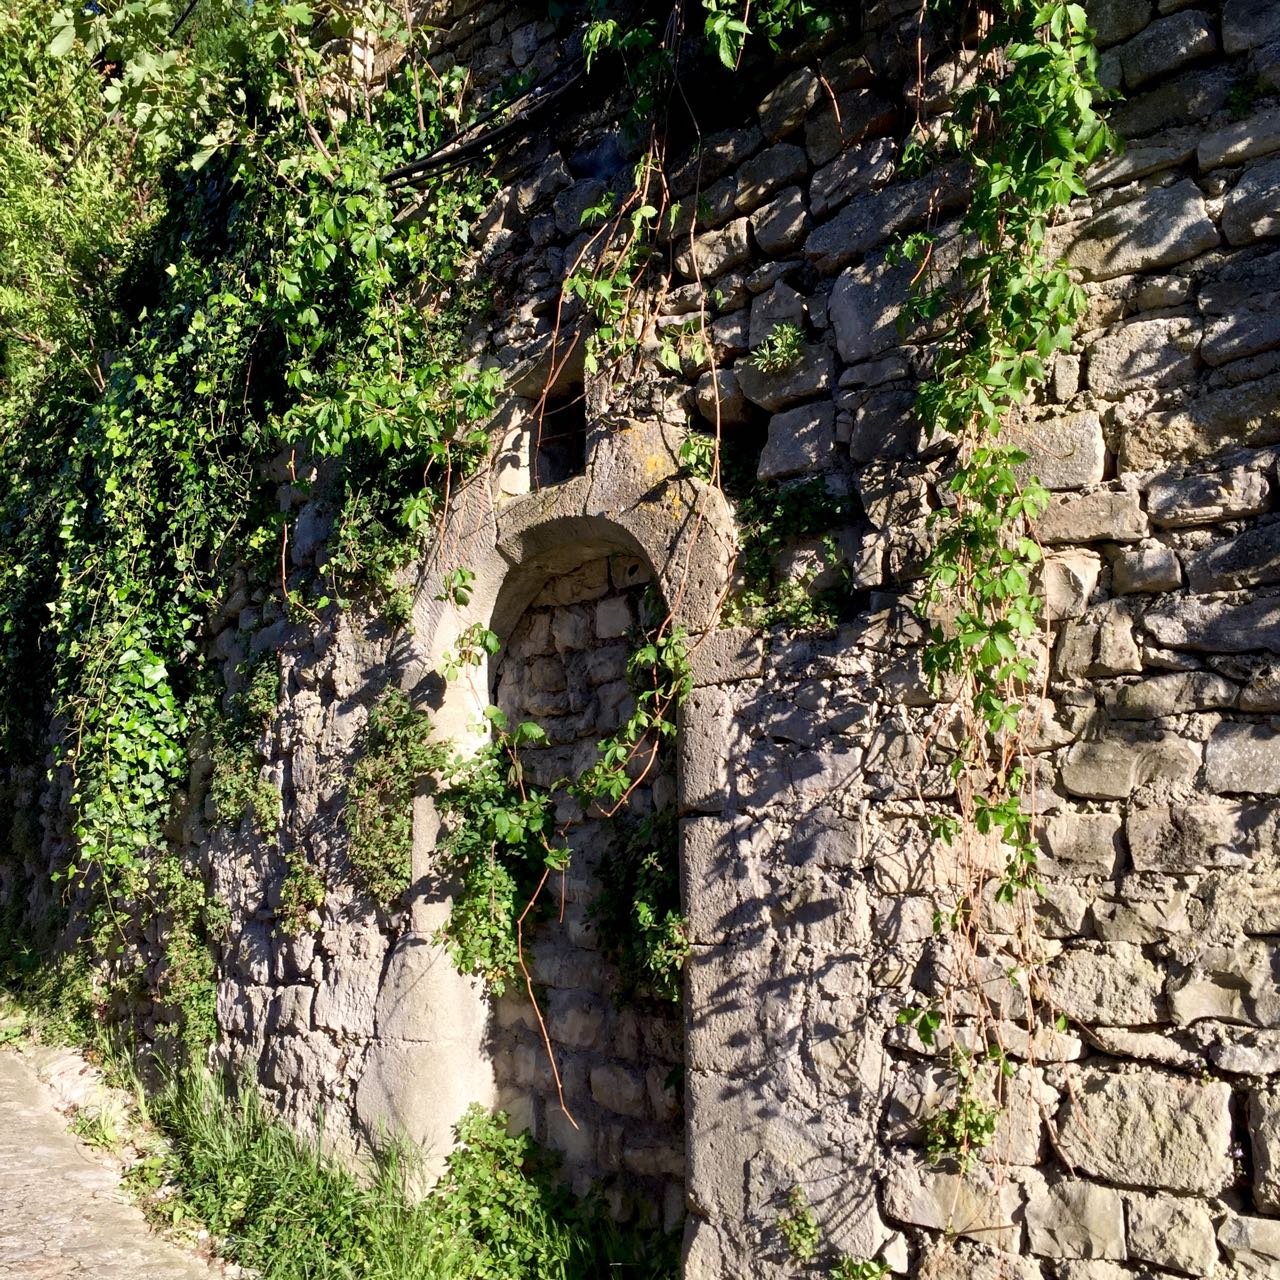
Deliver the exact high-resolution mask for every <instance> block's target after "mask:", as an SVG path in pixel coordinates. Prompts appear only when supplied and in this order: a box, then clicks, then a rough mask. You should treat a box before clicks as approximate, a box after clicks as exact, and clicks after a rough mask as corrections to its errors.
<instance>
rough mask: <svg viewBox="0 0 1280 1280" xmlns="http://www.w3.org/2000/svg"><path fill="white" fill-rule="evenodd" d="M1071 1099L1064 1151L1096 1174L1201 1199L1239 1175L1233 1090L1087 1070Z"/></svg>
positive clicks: (1145, 1074) (1061, 1135)
mask: <svg viewBox="0 0 1280 1280" xmlns="http://www.w3.org/2000/svg"><path fill="white" fill-rule="evenodd" d="M1064 1099H1065V1101H1064V1104H1063V1114H1062V1117H1061V1120H1060V1126H1059V1130H1058V1147H1059V1151H1060V1152H1061V1154H1062V1156H1063V1157H1064V1159H1066V1160H1067V1161H1068V1162H1069V1163H1070V1164H1072V1165H1074V1166H1075V1167H1076V1168H1077V1169H1078V1170H1080V1171H1082V1172H1084V1173H1087V1174H1089V1175H1090V1176H1092V1177H1096V1178H1102V1179H1104V1180H1105V1181H1107V1182H1115V1183H1120V1184H1121V1185H1125V1186H1131V1187H1152V1188H1155V1189H1157V1190H1162V1189H1168V1190H1171V1191H1187V1192H1198V1193H1200V1194H1202V1195H1216V1194H1217V1193H1218V1192H1220V1191H1221V1190H1223V1188H1225V1187H1226V1186H1228V1185H1229V1184H1230V1182H1231V1180H1232V1178H1233V1177H1234V1169H1233V1167H1232V1162H1231V1110H1230V1108H1231V1088H1230V1086H1229V1085H1225V1084H1219V1083H1209V1084H1201V1083H1198V1082H1195V1081H1189V1080H1186V1079H1182V1078H1180V1077H1177V1076H1170V1075H1164V1074H1162V1073H1158V1072H1155V1071H1135V1072H1132V1073H1131V1074H1126V1075H1113V1074H1106V1073H1103V1072H1081V1073H1080V1075H1079V1076H1078V1078H1076V1080H1075V1081H1074V1084H1073V1086H1072V1087H1071V1088H1070V1089H1068V1090H1067V1092H1066V1093H1065V1094H1064Z"/></svg>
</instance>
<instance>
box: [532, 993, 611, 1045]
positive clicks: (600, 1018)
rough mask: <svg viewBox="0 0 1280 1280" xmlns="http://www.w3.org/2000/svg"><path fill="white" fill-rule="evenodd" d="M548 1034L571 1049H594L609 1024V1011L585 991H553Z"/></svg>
mask: <svg viewBox="0 0 1280 1280" xmlns="http://www.w3.org/2000/svg"><path fill="white" fill-rule="evenodd" d="M546 1019H547V1031H548V1032H549V1033H550V1035H551V1038H552V1040H553V1041H554V1042H555V1043H556V1044H559V1045H564V1046H565V1047H567V1048H569V1049H594V1048H596V1047H597V1046H598V1045H599V1044H600V1043H601V1036H602V1035H603V1033H604V1030H605V1027H606V1025H607V1023H608V1011H607V1009H606V1007H605V1005H604V1003H603V1002H602V1001H601V1000H600V999H599V998H598V997H596V996H593V995H588V994H586V993H584V992H581V991H552V992H551V993H550V995H549V996H548V1000H547V1014H546Z"/></svg>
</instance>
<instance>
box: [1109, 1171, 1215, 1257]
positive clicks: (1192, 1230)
mask: <svg viewBox="0 0 1280 1280" xmlns="http://www.w3.org/2000/svg"><path fill="white" fill-rule="evenodd" d="M1125 1203H1126V1204H1127V1205H1128V1209H1129V1214H1128V1218H1129V1232H1128V1241H1129V1256H1130V1257H1131V1258H1137V1259H1140V1260H1141V1261H1143V1262H1152V1263H1155V1265H1156V1266H1159V1267H1170V1268H1172V1269H1173V1270H1174V1271H1179V1272H1184V1273H1185V1274H1187V1275H1191V1276H1211V1275H1212V1274H1213V1272H1214V1268H1215V1267H1216V1266H1217V1264H1218V1244H1217V1240H1216V1239H1215V1237H1214V1231H1213V1219H1212V1218H1211V1217H1210V1215H1209V1209H1208V1207H1207V1206H1206V1205H1204V1204H1202V1203H1200V1202H1199V1201H1197V1200H1183V1199H1179V1198H1178V1197H1176V1196H1153V1195H1143V1194H1142V1193H1141V1192H1138V1191H1130V1192H1128V1193H1127V1194H1126V1195H1125Z"/></svg>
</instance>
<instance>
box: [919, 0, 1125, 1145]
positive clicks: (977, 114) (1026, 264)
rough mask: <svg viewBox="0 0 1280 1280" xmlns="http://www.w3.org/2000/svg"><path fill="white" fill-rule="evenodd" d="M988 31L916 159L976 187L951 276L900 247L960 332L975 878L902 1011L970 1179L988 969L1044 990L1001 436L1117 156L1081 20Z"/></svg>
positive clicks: (949, 666) (934, 1124) (966, 738)
mask: <svg viewBox="0 0 1280 1280" xmlns="http://www.w3.org/2000/svg"><path fill="white" fill-rule="evenodd" d="M984 16H985V19H986V25H987V30H986V34H985V38H984V40H983V42H982V46H981V50H980V54H981V60H982V61H981V72H980V74H979V76H978V77H977V79H976V82H975V83H973V84H972V85H971V86H970V87H969V88H967V89H965V90H964V91H963V92H961V93H960V94H959V95H958V97H957V99H956V102H955V106H954V110H953V111H952V113H951V115H950V116H949V117H948V118H947V119H946V120H945V121H944V124H943V128H942V130H941V134H940V136H935V137H931V136H930V135H929V132H928V131H927V130H926V128H925V127H924V125H923V124H922V123H920V122H918V124H917V129H916V132H915V134H914V136H913V138H912V140H911V145H910V147H909V156H908V159H909V160H910V161H911V162H913V163H916V164H921V165H923V164H926V163H929V162H936V161H937V160H939V159H941V158H944V157H946V158H955V157H959V158H960V159H962V160H964V161H966V162H967V164H968V166H969V168H970V171H971V173H972V175H973V184H972V188H971V191H970V195H969V200H968V204H967V207H966V209H965V212H964V214H963V216H962V218H961V220H960V224H959V227H958V229H957V230H956V231H955V232H954V236H955V241H956V244H958V246H959V247H960V258H959V260H960V268H959V278H958V279H956V278H955V277H954V276H952V275H950V274H949V273H944V272H940V271H938V270H937V269H936V268H935V264H936V262H937V261H938V260H939V259H940V258H942V257H944V256H946V251H947V248H948V246H946V245H944V244H942V243H941V242H940V241H939V238H938V234H937V233H936V232H932V231H929V232H921V233H917V234H914V235H911V236H909V237H907V238H906V239H905V241H904V242H903V243H902V245H901V253H902V256H903V257H905V258H906V259H907V260H909V261H912V262H914V263H915V264H917V271H916V276H915V284H914V291H913V296H912V305H911V315H912V317H913V318H916V319H923V318H927V317H931V316H936V315H939V314H946V315H947V316H948V317H949V322H948V326H947V329H946V332H945V334H944V336H943V338H942V340H941V342H940V343H939V345H938V349H937V354H936V358H935V361H934V365H933V376H932V378H931V379H930V380H929V381H928V382H926V383H925V384H924V385H923V386H922V388H921V391H920V395H919V401H918V413H919V416H920V418H921V420H922V422H923V423H924V426H925V429H926V431H927V433H928V434H929V435H930V436H931V437H934V438H938V437H943V438H949V439H950V440H951V442H952V443H953V444H954V446H955V449H956V456H955V463H954V466H953V469H952V473H951V479H950V483H949V490H950V501H949V502H948V503H947V504H946V505H945V506H944V507H943V508H942V509H941V510H940V511H939V512H937V513H936V514H935V515H934V516H933V517H932V524H933V534H934V540H933V545H932V548H931V550H930V553H929V556H928V559H927V561H926V564H925V582H926V594H925V601H924V606H923V607H924V612H925V616H926V617H927V619H928V620H929V623H930V629H929V637H928V644H927V646H926V649H925V653H924V664H925V670H926V672H927V673H928V675H929V676H930V677H931V679H932V681H933V682H934V685H935V688H937V689H938V690H942V689H944V688H946V689H948V690H949V691H953V692H952V702H951V705H952V706H953V707H954V709H955V713H956V726H955V729H954V735H953V736H954V743H953V744H952V745H953V746H954V754H953V756H952V759H951V762H950V765H949V768H950V773H951V777H952V779H953V780H954V782H955V786H956V797H957V808H956V810H955V811H953V812H948V813H943V814H939V815H937V816H936V817H935V819H934V823H933V834H934V836H935V838H937V839H938V840H940V841H941V842H942V843H943V844H944V845H947V846H950V847H952V848H954V849H956V850H957V853H958V856H957V857H956V859H955V861H956V863H957V864H958V865H960V866H961V867H964V868H968V870H967V871H966V872H964V873H962V875H961V884H960V886H959V888H958V889H957V891H956V896H955V897H954V898H953V899H952V900H949V901H946V902H943V903H941V904H940V907H939V910H938V913H937V916H936V920H935V923H936V927H937V929H938V931H939V932H940V933H944V934H945V935H946V936H947V937H948V938H949V939H950V942H951V945H952V947H953V949H954V953H955V978H954V980H953V981H954V986H953V987H952V988H951V989H949V990H948V991H947V992H945V993H944V994H943V996H942V997H941V998H940V1002H939V1004H938V1005H935V1006H930V1007H926V1008H915V1007H913V1008H910V1009H907V1010H906V1011H905V1012H904V1014H903V1015H902V1020H903V1021H904V1022H907V1023H909V1024H911V1025H913V1026H914V1027H915V1028H916V1030H917V1032H918V1033H919V1035H920V1037H921V1039H922V1040H923V1041H924V1043H925V1044H926V1045H933V1044H934V1043H935V1042H936V1041H937V1040H938V1039H939V1038H942V1039H944V1041H945V1043H946V1045H947V1046H948V1049H949V1053H950V1056H951V1062H952V1067H953V1069H954V1072H955V1076H956V1096H955V1099H954V1101H953V1102H952V1103H951V1104H950V1105H949V1106H948V1107H946V1108H944V1109H942V1110H941V1111H940V1112H938V1113H937V1114H936V1115H935V1116H933V1117H932V1118H931V1120H930V1122H929V1125H928V1129H927V1135H926V1136H927V1147H928V1154H929V1156H930V1157H931V1158H934V1159H937V1158H940V1157H942V1156H954V1157H956V1158H957V1159H958V1160H959V1161H960V1163H961V1165H962V1166H964V1165H967V1164H968V1163H969V1162H970V1161H972V1160H973V1159H974V1158H975V1156H976V1154H977V1152H978V1151H979V1150H981V1149H982V1148H983V1147H985V1146H986V1145H987V1144H988V1143H989V1141H990V1140H991V1138H992V1136H993V1135H994V1132H995V1121H996V1107H997V1106H998V1104H999V1100H1000V1099H1001V1098H1002V1097H1003V1084H1004V1080H1005V1079H1006V1078H1007V1077H1009V1076H1011V1075H1012V1074H1013V1067H1012V1065H1011V1064H1010V1062H1009V1059H1008V1057H1007V1056H1006V1053H1005V1049H1004V1045H1003V1037H1002V1032H1001V1026H1000V1023H1001V1020H1002V1009H1001V1005H1002V1000H1001V997H1000V996H999V995H996V996H993V995H992V994H991V992H990V991H989V990H988V989H987V988H986V987H985V986H984V982H983V976H982V972H981V970H982V967H983V963H984V960H985V959H986V958H987V957H989V956H992V955H995V956H998V957H999V958H1000V960H1001V961H1002V962H1003V965H1004V967H1005V969H1006V971H1007V972H1008V973H1009V974H1010V977H1011V981H1012V982H1013V983H1014V986H1015V987H1016V988H1017V994H1018V996H1019V997H1020V998H1021V1000H1022V1001H1023V1002H1024V1004H1025V1009H1026V1018H1027V1030H1028V1032H1029V1033H1033V1032H1034V1031H1035V1030H1036V1027H1037V1024H1038V1020H1039V1019H1040V1017H1041V1013H1040V1006H1039V998H1040V996H1041V995H1042V990H1041V984H1039V983H1038V982H1036V981H1034V980H1033V977H1034V974H1035V971H1036V967H1037V965H1038V964H1039V962H1040V960H1041V956H1040V954H1039V948H1038V947H1037V945H1036V935H1035V923H1034V914H1033V913H1034V898H1035V896H1036V895H1037V894H1038V893H1040V892H1041V886H1040V882H1039V879H1038V875H1037V848H1036V842H1035V834H1034V819H1033V815H1032V813H1031V811H1030V810H1029V809H1028V808H1027V801H1026V791H1027V788H1028V786H1029V779H1028V775H1027V770H1026V765H1025V763H1024V761H1025V749H1024V744H1023V733H1024V730H1025V729H1026V728H1027V726H1028V725H1029V723H1030V721H1031V719H1032V718H1033V717H1034V716H1035V715H1036V714H1037V705H1036V699H1035V694H1034V688H1035V681H1036V679H1037V671H1038V669H1039V666H1040V663H1041V662H1042V661H1043V658H1044V643H1043V635H1044V632H1043V624H1042V622H1041V619H1040V611H1041V602H1040V598H1039V593H1038V588H1037V585H1036V570H1037V566H1038V564H1039V560H1040V551H1039V546H1038V544H1037V542H1036V540H1035V536H1034V522H1035V519H1036V517H1037V516H1038V515H1039V514H1040V513H1041V512H1042V511H1043V510H1044V508H1045V506H1046V505H1047V502H1048V494H1047V492H1046V490H1045V489H1044V487H1043V486H1042V485H1041V484H1040V483H1039V482H1038V481H1037V480H1036V479H1035V478H1034V477H1031V476H1029V475H1028V474H1027V471H1026V464H1027V462H1028V458H1027V455H1026V454H1025V453H1024V452H1023V451H1022V450H1020V449H1019V448H1018V447H1017V446H1016V444H1015V443H1013V442H1011V441H1010V440H1009V439H1008V436H1007V418H1008V414H1009V411H1010V410H1011V409H1013V408H1014V407H1016V406H1017V405H1019V404H1021V403H1023V402H1025V401H1026V400H1027V398H1028V397H1029V395H1030V394H1031V391H1032V389H1033V388H1034V387H1035V386H1036V385H1037V384H1038V383H1040V382H1042V381H1043V380H1044V379H1045V376H1046V370H1047V365H1048V362H1049V361H1050V360H1051V358H1052V357H1053V355H1054V354H1055V353H1056V352H1058V351H1062V350H1065V349H1066V348H1067V347H1068V346H1069V345H1070V343H1071V341H1072V337H1073V335H1074V332H1075V326H1076V323H1077V321H1078V320H1079V318H1080V316H1081V315H1082V314H1083V311H1084V306H1085V299H1084V294H1083V291H1082V290H1081V289H1080V288H1079V286H1078V285H1076V284H1074V283H1073V282H1072V280H1071V278H1070V276H1069V275H1068V272H1067V269H1066V268H1065V266H1063V265H1062V264H1060V263H1057V262H1054V261H1052V260H1050V258H1049V256H1048V253H1047V250H1046V247H1045V239H1046V230H1047V228H1048V226H1049V223H1050V221H1051V220H1052V218H1053V216H1054V215H1055V214H1056V213H1057V212H1058V211H1060V210H1061V209H1063V208H1064V207H1065V206H1066V205H1067V204H1069V203H1070V201H1071V200H1073V199H1075V198H1077V197H1081V196H1084V195H1085V194H1086V188H1085V185H1084V180H1083V174H1084V170H1085V169H1086V168H1087V166H1088V165H1089V164H1090V163H1091V162H1092V161H1093V160H1095V159H1096V158H1097V157H1098V156H1099V155H1101V154H1102V153H1103V152H1104V151H1105V150H1107V149H1108V148H1109V147H1111V146H1113V145H1114V139H1113V137H1112V134H1111V132H1110V130H1109V129H1108V127H1107V125H1106V123H1105V121H1104V120H1103V119H1102V117H1101V116H1100V115H1099V111H1098V107H1097V105H1096V104H1097V103H1098V102H1099V101H1100V100H1101V99H1103V98H1104V97H1105V93H1104V91H1103V90H1102V89H1101V87H1100V86H1099V84H1098V81H1097V77H1096V65H1097V64H1096V54H1095V51H1094V48H1093V43H1092V33H1091V32H1090V30H1089V28H1088V24H1087V20H1086V15H1085V13H1084V10H1083V9H1082V8H1081V6H1080V5H1078V4H1074V3H1069V2H1067V0H1047V2H1045V3H1024V2H1022V0H1006V2H1005V3H1004V4H1003V5H1002V6H1001V8H1000V11H999V12H998V13H996V14H990V13H987V14H985V15H984ZM984 847H985V848H992V847H995V848H997V849H999V850H1000V857H1001V858H1002V860H1003V861H1002V863H1001V865H1000V866H999V867H998V869H997V870H996V872H995V876H994V883H988V875H987V873H986V872H984V871H983V870H982V869H981V868H983V867H984V866H985V865H987V860H986V859H985V858H984V856H983V849H984ZM1001 905H1003V906H1004V907H1006V908H1014V909H1017V911H1018V922H1017V925H1016V936H1015V937H1014V939H1013V942H1012V944H1011V945H1007V944H1005V943H1004V942H1003V941H1002V940H1001V939H1000V938H998V937H997V936H996V935H997V931H996V930H995V929H993V928H992V926H991V925H990V924H988V922H987V919H986V917H985V913H986V912H988V911H990V910H991V909H992V908H993V907H998V906H1001ZM962 1011H964V1012H965V1013H966V1014H967V1015H968V1016H971V1017H973V1018H974V1019H975V1020H976V1027H975V1029H974V1034H973V1036H972V1037H971V1039H970V1041H969V1043H968V1044H966V1043H965V1037H963V1036H962V1035H961V1034H960V1032H959V1030H958V1028H957V1025H956V1021H957V1019H958V1018H960V1017H961V1013H962Z"/></svg>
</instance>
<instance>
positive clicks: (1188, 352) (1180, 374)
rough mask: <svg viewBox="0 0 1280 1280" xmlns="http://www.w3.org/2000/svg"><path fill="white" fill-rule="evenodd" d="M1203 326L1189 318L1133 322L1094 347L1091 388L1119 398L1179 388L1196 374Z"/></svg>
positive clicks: (1101, 339)
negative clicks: (1152, 389)
mask: <svg viewBox="0 0 1280 1280" xmlns="http://www.w3.org/2000/svg"><path fill="white" fill-rule="evenodd" d="M1199 342H1200V326H1199V325H1198V324H1197V323H1196V322H1195V321H1194V320H1189V319H1186V318H1184V317H1177V318H1174V319H1171V320H1134V321H1131V322H1130V323H1128V324H1126V325H1124V326H1122V327H1121V328H1120V329H1118V330H1116V331H1115V332H1114V333H1109V334H1107V336H1106V337H1103V338H1099V339H1098V341H1097V342H1095V343H1094V344H1093V346H1092V347H1091V348H1090V351H1089V390H1090V391H1092V392H1093V393H1094V394H1095V395H1099V396H1102V397H1104V398H1105V399H1108V400H1117V399H1119V398H1120V397H1121V396H1123V395H1127V394H1128V393H1129V392H1131V391H1137V390H1140V389H1142V388H1144V387H1168V386H1176V385H1178V384H1181V383H1185V382H1187V381H1189V380H1190V379H1191V378H1193V377H1194V376H1195V372H1196V364H1197V361H1196V348H1197V347H1198V345H1199Z"/></svg>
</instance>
